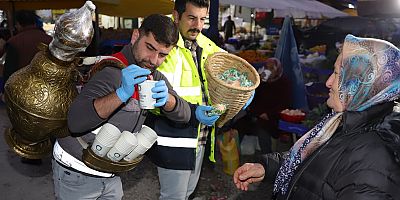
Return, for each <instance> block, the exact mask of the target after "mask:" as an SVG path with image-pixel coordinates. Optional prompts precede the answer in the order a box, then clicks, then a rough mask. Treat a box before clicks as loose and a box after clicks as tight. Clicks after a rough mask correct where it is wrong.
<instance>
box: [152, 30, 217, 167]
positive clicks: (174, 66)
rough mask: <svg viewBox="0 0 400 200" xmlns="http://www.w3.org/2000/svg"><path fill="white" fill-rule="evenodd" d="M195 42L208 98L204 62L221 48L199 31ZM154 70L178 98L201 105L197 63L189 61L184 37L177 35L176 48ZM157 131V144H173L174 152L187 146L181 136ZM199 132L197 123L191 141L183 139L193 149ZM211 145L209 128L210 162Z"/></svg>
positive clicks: (171, 145)
mask: <svg viewBox="0 0 400 200" xmlns="http://www.w3.org/2000/svg"><path fill="white" fill-rule="evenodd" d="M196 41H197V44H198V46H199V47H200V48H201V49H202V52H201V57H200V63H199V64H200V68H201V73H202V77H203V79H204V81H205V82H204V87H205V91H206V92H207V96H208V97H209V94H208V84H207V79H206V74H205V69H204V64H205V61H206V59H207V57H208V56H209V55H211V54H213V53H215V52H221V51H224V50H223V49H221V48H220V47H218V46H217V45H215V43H214V42H212V41H211V40H210V39H208V38H207V37H205V36H204V35H203V34H201V33H200V34H199V35H198V36H197V38H196ZM198 56H199V55H198ZM157 70H158V71H160V72H161V73H163V74H164V76H166V77H167V79H168V81H169V82H170V83H171V85H172V86H173V89H174V90H175V91H176V93H177V94H178V95H179V96H180V97H182V98H183V99H185V100H186V101H188V102H190V103H192V104H198V105H202V104H203V98H202V90H201V80H200V77H199V70H198V69H197V66H196V64H195V62H194V60H193V57H192V53H191V51H190V50H189V49H187V48H185V46H184V40H183V38H182V36H181V35H179V41H178V44H177V47H175V48H173V49H172V50H171V51H170V53H169V54H168V56H167V57H166V59H165V61H164V62H163V63H162V64H161V66H159V67H158V68H157ZM208 99H209V98H208ZM209 101H210V99H209ZM209 103H211V102H209ZM160 132H161V133H160V134H161V136H160V137H159V139H157V142H158V145H160V144H161V145H162V144H163V143H165V144H166V143H168V145H165V146H169V147H173V148H175V149H174V150H175V151H176V148H180V147H181V148H184V147H187V145H185V144H182V138H181V137H180V136H175V138H174V137H172V138H171V137H168V138H166V137H163V134H162V132H163V131H160ZM157 133H158V132H157ZM199 133H200V124H199V125H198V127H197V138H192V139H194V140H193V141H191V142H189V140H188V138H186V139H187V140H186V141H187V142H188V144H194V145H195V148H196V147H197V140H198V136H199ZM194 137H196V136H194ZM164 139H165V142H164V141H163V140H164ZM214 144H215V127H213V128H212V131H211V153H210V156H209V159H210V160H211V161H213V162H215V159H214V146H215V145H214ZM164 151H168V150H165V149H164ZM180 155H181V154H180ZM178 159H179V158H178ZM182 159H184V158H182ZM158 160H159V159H158ZM156 162H159V161H156ZM156 164H157V163H156ZM160 165H161V166H162V167H167V168H171V167H170V166H164V165H163V164H162V163H161V164H160ZM172 168H173V167H172ZM178 168H180V167H178Z"/></svg>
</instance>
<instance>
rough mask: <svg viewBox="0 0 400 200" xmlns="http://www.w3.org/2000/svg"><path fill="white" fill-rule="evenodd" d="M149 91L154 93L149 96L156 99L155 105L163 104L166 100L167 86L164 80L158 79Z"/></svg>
mask: <svg viewBox="0 0 400 200" xmlns="http://www.w3.org/2000/svg"><path fill="white" fill-rule="evenodd" d="M151 92H153V93H154V94H153V95H152V96H151V97H153V98H154V99H156V103H155V104H154V106H155V107H161V106H164V105H165V103H167V101H168V97H169V95H168V87H167V84H165V81H164V80H161V81H158V82H157V83H156V84H155V86H154V87H153V88H151Z"/></svg>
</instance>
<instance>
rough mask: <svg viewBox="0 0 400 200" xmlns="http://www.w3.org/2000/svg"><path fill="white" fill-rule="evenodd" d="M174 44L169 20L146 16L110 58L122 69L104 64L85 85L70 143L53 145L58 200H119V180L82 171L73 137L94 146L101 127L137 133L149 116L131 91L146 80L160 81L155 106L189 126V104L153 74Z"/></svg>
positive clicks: (73, 111)
mask: <svg viewBox="0 0 400 200" xmlns="http://www.w3.org/2000/svg"><path fill="white" fill-rule="evenodd" d="M177 41H178V29H177V27H176V25H175V24H174V23H173V21H172V20H171V19H170V18H168V17H166V16H163V15H159V14H155V15H150V16H148V17H147V18H145V19H144V21H143V23H142V25H141V27H140V28H139V30H134V31H133V34H132V38H131V44H130V45H127V46H125V47H124V48H123V49H122V50H121V52H119V53H117V54H115V55H114V57H116V58H115V59H117V60H118V62H116V63H117V64H121V63H123V64H121V65H122V66H126V67H123V69H122V70H121V69H120V68H118V67H115V65H116V63H114V64H110V62H111V61H110V60H107V61H108V62H107V63H108V64H107V65H105V66H104V68H102V69H99V71H98V72H96V73H95V74H94V76H92V77H91V78H90V80H89V82H88V83H86V84H85V86H84V87H83V89H82V92H81V93H80V94H79V95H78V96H77V97H76V98H75V99H74V101H73V103H72V104H71V106H70V108H69V112H68V127H69V129H70V132H71V136H72V137H66V138H61V139H57V142H56V144H55V145H54V150H53V156H54V160H53V180H54V191H55V196H56V198H57V199H71V200H76V199H121V198H122V196H123V191H122V183H121V179H120V177H119V176H118V175H116V174H114V173H105V172H101V171H98V170H95V169H92V168H90V167H88V166H86V165H85V164H84V163H83V162H82V159H81V158H82V150H83V148H85V147H84V145H81V144H80V143H82V142H81V141H78V140H77V139H75V138H73V137H81V138H82V139H83V140H86V141H93V140H94V137H95V135H94V134H92V132H94V130H95V129H98V128H99V127H101V126H102V125H103V124H105V123H110V124H112V125H114V126H115V127H117V128H118V129H119V131H120V132H122V131H129V132H132V133H136V132H138V131H139V130H141V128H142V124H143V123H144V121H145V119H146V116H147V113H148V111H147V110H143V109H141V108H140V107H139V105H138V100H137V99H135V98H131V97H132V95H133V94H135V93H136V91H135V89H134V88H135V86H136V85H137V84H139V83H142V82H144V81H145V80H146V79H147V76H148V75H150V74H151V75H152V77H153V79H154V80H156V81H158V82H157V83H156V84H155V87H153V88H152V92H153V94H152V97H153V98H154V99H156V103H155V104H154V106H155V107H158V108H159V109H160V111H161V113H163V114H164V115H165V116H166V117H168V118H170V119H173V120H174V121H175V122H176V123H179V122H181V123H186V122H188V121H189V119H190V115H191V110H190V107H189V104H188V103H187V102H186V101H185V100H183V99H181V98H180V97H179V96H178V95H177V94H176V92H174V91H173V90H172V87H171V85H170V84H169V83H168V80H167V79H166V78H165V76H163V75H162V74H161V73H160V72H158V71H155V69H156V68H157V66H159V65H160V64H161V63H162V62H163V61H164V59H165V58H166V56H167V55H168V53H169V52H170V51H171V49H172V48H173V47H174V46H175V45H176V43H177ZM89 148H90V147H89ZM110 162H111V161H110ZM110 170H112V169H110Z"/></svg>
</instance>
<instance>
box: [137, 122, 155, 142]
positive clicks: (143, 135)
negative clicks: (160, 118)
mask: <svg viewBox="0 0 400 200" xmlns="http://www.w3.org/2000/svg"><path fill="white" fill-rule="evenodd" d="M136 136H137V138H138V142H139V143H140V141H141V140H142V141H143V140H146V141H147V143H149V144H151V145H153V144H154V142H156V140H157V137H158V136H157V133H156V132H155V131H154V130H153V129H151V128H150V127H148V126H146V125H142V129H140V131H139V132H138V133H137V135H136Z"/></svg>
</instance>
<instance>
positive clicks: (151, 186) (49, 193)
mask: <svg viewBox="0 0 400 200" xmlns="http://www.w3.org/2000/svg"><path fill="white" fill-rule="evenodd" d="M10 126H11V124H10V121H9V119H8V117H7V114H6V110H5V105H4V104H2V103H0V134H1V137H0V160H1V162H0V196H1V197H0V199H3V200H27V199H29V200H49V199H54V195H53V185H52V184H53V182H52V172H51V157H50V156H49V157H47V158H45V159H43V164H42V165H40V166H34V165H27V164H23V163H21V162H20V158H19V157H18V156H17V155H16V154H15V153H14V152H12V151H11V150H10V149H9V147H8V145H7V144H6V143H5V141H4V136H3V135H4V130H5V128H7V127H10ZM217 159H219V157H218V156H217ZM241 159H242V162H241V163H243V162H244V161H251V160H253V157H251V156H250V157H243V158H241ZM220 163H221V162H219V164H216V165H211V164H209V163H207V162H206V163H205V164H204V167H203V172H202V175H201V177H200V181H199V185H198V187H197V190H196V192H195V195H194V196H195V199H196V200H208V199H210V200H224V199H242V200H258V199H270V194H271V185H270V184H266V183H262V184H258V185H254V186H253V187H251V189H250V191H248V192H240V191H238V190H237V189H236V188H235V187H234V185H233V182H232V178H231V176H229V175H226V174H225V173H223V172H222V166H221V164H220ZM121 177H122V180H123V184H124V193H125V195H124V199H141V200H147V199H148V200H155V199H157V198H158V195H159V183H158V179H157V171H156V168H155V166H154V165H153V164H152V163H151V162H149V161H148V160H147V159H146V158H145V159H144V160H143V161H142V163H141V164H140V165H139V166H138V167H137V168H135V169H134V170H132V171H130V172H128V173H124V174H122V175H121Z"/></svg>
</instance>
